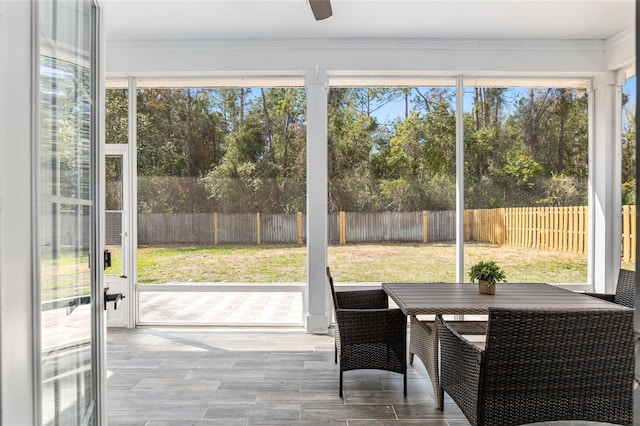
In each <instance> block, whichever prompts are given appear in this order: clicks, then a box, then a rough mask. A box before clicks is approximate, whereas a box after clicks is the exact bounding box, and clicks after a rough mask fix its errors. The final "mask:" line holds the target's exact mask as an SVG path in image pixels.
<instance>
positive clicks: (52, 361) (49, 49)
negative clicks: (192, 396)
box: [38, 1, 102, 425]
mask: <svg viewBox="0 0 640 426" xmlns="http://www.w3.org/2000/svg"><path fill="white" fill-rule="evenodd" d="M38 8H39V9H38V12H39V29H40V52H39V60H40V69H39V72H40V78H39V84H40V105H39V107H40V113H39V133H40V147H39V149H40V153H39V154H40V155H39V172H40V176H39V185H40V198H39V200H40V217H39V249H40V250H39V256H40V259H39V270H40V300H41V302H42V304H41V313H40V319H41V321H40V327H41V330H40V348H41V365H40V373H41V374H40V376H41V423H42V424H44V425H72V424H73V425H85V424H96V423H97V420H96V418H95V415H94V413H95V404H96V383H95V382H96V379H95V377H96V375H95V374H94V373H95V368H96V365H95V364H96V362H95V357H94V353H93V350H94V348H95V345H94V343H95V336H94V335H93V333H92V327H93V323H94V321H95V318H97V316H98V315H102V312H101V310H100V311H98V310H97V309H96V306H97V304H96V303H93V302H92V301H93V299H94V297H95V294H96V293H95V290H94V292H93V293H92V288H94V289H95V288H97V283H96V282H95V278H94V277H95V275H96V274H95V273H94V272H93V270H94V269H95V268H96V266H97V265H98V262H97V253H96V252H95V249H94V247H95V233H94V232H92V229H93V227H94V224H95V220H94V219H95V200H96V191H95V179H94V173H95V161H94V158H95V150H96V149H97V140H96V137H95V135H96V131H95V117H96V109H95V99H96V90H95V83H96V80H95V70H94V69H93V63H94V62H93V61H94V54H95V53H94V52H95V48H94V40H95V38H94V32H95V7H94V5H93V4H92V2H91V1H42V2H39V3H38Z"/></svg>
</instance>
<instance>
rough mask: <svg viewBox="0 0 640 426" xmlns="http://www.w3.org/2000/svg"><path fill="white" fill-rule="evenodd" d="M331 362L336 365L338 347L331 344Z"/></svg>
mask: <svg viewBox="0 0 640 426" xmlns="http://www.w3.org/2000/svg"><path fill="white" fill-rule="evenodd" d="M333 362H334V363H335V364H337V363H338V345H337V344H335V343H334V344H333Z"/></svg>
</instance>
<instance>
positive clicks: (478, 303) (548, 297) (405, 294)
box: [382, 283, 628, 410]
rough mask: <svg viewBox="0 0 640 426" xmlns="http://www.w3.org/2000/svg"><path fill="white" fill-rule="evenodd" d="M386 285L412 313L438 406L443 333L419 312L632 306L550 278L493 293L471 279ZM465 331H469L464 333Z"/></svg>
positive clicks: (413, 332)
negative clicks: (440, 335)
mask: <svg viewBox="0 0 640 426" xmlns="http://www.w3.org/2000/svg"><path fill="white" fill-rule="evenodd" d="M382 288H383V290H384V291H385V292H386V293H387V294H388V295H389V297H390V298H391V300H392V301H393V302H394V303H395V304H396V305H397V306H398V308H399V309H400V310H401V311H402V312H403V313H404V314H405V315H407V317H409V324H410V353H411V359H413V354H415V355H417V356H418V357H419V358H420V359H421V360H422V363H423V364H424V366H425V368H426V370H427V374H428V375H429V379H430V380H431V383H432V386H433V391H434V400H435V403H436V406H437V407H438V408H440V409H441V410H442V409H443V408H444V392H443V391H442V387H441V386H440V365H439V338H438V329H437V327H436V325H435V322H434V321H433V319H432V318H431V319H426V320H425V319H423V318H419V317H418V316H424V315H429V316H443V315H486V314H488V313H489V308H490V307H504V308H512V309H529V308H540V309H563V310H566V309H577V310H583V309H628V308H625V307H623V306H621V305H617V304H615V303H612V302H608V301H605V300H602V299H598V298H595V297H591V296H588V295H585V294H582V293H579V292H574V291H571V290H567V289H564V288H561V287H558V286H554V285H551V284H545V283H506V284H502V283H501V284H497V287H496V292H495V294H493V295H486V294H481V293H480V292H479V291H478V285H477V284H471V283H382ZM461 334H464V333H461Z"/></svg>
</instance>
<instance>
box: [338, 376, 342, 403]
mask: <svg viewBox="0 0 640 426" xmlns="http://www.w3.org/2000/svg"><path fill="white" fill-rule="evenodd" d="M338 395H339V396H340V398H342V370H340V392H338Z"/></svg>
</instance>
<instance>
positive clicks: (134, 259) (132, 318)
mask: <svg viewBox="0 0 640 426" xmlns="http://www.w3.org/2000/svg"><path fill="white" fill-rule="evenodd" d="M127 87H128V90H127V96H128V99H127V101H128V111H127V112H128V123H129V129H128V142H129V143H128V144H127V145H128V149H129V152H128V167H129V169H128V174H127V176H128V177H129V179H127V180H126V182H127V185H128V188H126V189H125V191H124V193H125V194H127V197H128V203H127V205H128V207H129V208H128V210H127V217H126V219H127V226H128V231H129V235H128V236H126V237H127V238H126V239H125V241H126V244H127V247H126V252H127V253H126V255H127V259H126V261H127V262H128V265H129V268H128V270H127V271H126V272H127V277H128V283H127V286H128V289H127V290H128V293H129V303H128V304H127V307H128V308H129V309H128V312H127V318H126V319H125V322H126V325H127V328H134V327H135V326H136V324H137V323H138V320H139V318H138V293H137V292H136V284H135V283H137V282H138V268H137V267H136V266H135V265H137V264H138V161H137V158H138V156H137V152H138V151H137V150H138V121H137V120H138V103H137V101H138V86H137V83H136V79H135V78H134V77H129V81H128V86H127ZM123 260H124V259H123Z"/></svg>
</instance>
